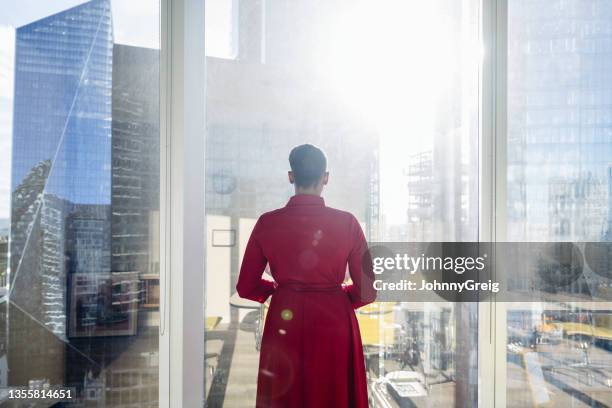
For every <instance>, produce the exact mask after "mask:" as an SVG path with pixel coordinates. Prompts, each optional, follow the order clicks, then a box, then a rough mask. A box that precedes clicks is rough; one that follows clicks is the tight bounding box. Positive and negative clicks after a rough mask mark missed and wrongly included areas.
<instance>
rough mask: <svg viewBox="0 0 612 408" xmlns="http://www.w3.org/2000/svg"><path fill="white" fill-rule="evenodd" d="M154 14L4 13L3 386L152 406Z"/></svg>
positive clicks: (36, 9)
mask: <svg viewBox="0 0 612 408" xmlns="http://www.w3.org/2000/svg"><path fill="white" fill-rule="evenodd" d="M159 8H160V7H159V4H158V2H157V1H156V0H153V1H141V2H138V3H137V4H136V3H132V2H123V1H111V0H92V1H79V0H77V1H74V0H64V1H56V2H52V3H50V2H46V1H38V2H28V3H27V4H25V3H23V4H21V3H14V4H11V5H6V6H5V7H3V9H2V11H1V12H0V26H1V28H0V35H1V36H2V44H3V46H2V51H1V53H0V78H1V81H2V84H1V86H0V88H1V89H2V91H1V92H2V93H1V95H0V119H1V121H2V123H1V125H0V151H1V152H2V153H1V154H2V159H1V160H0V162H1V163H2V170H1V177H0V276H1V279H2V290H3V292H2V297H1V298H0V305H2V307H0V319H1V320H2V327H3V330H2V331H1V332H0V333H1V334H0V365H2V367H7V368H8V375H3V376H1V377H0V382H1V384H0V385H1V386H28V385H29V386H45V385H50V386H61V387H75V389H76V390H78V392H77V395H75V396H74V397H76V398H78V399H79V400H80V401H91V402H90V403H93V402H95V403H96V405H99V406H123V404H127V403H128V401H129V402H130V403H137V404H140V405H142V406H154V405H157V403H158V388H159V387H158V377H159V375H158V363H157V358H153V357H155V356H157V353H158V351H159V346H158V343H159V340H158V339H159V337H158V336H159V333H158V325H159V311H158V309H159V301H157V304H155V302H151V301H149V302H147V303H146V304H145V302H144V300H145V299H152V298H155V297H156V296H155V292H156V291H158V290H159V287H158V285H159V283H158V282H159V278H157V288H156V287H155V285H153V284H152V282H155V280H153V279H150V278H151V276H157V277H158V276H159V242H158V241H157V240H156V236H157V235H158V232H157V230H158V229H159V221H158V220H159V208H160V206H159V184H160V181H159V178H160V176H159V154H160V152H159V149H160V143H159V140H160V135H159V132H160V129H159V128H160V125H159ZM145 283H146V284H145ZM149 291H150V292H151V293H149ZM157 299H159V297H158V296H157ZM3 371H4V370H3ZM128 377H129V378H131V379H132V380H130V381H128V382H126V381H125V379H126V378H128ZM118 379H122V380H121V381H118Z"/></svg>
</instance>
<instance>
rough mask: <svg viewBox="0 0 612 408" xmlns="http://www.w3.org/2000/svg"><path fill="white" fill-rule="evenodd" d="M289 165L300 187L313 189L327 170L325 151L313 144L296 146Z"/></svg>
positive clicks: (290, 156) (290, 154) (292, 151)
mask: <svg viewBox="0 0 612 408" xmlns="http://www.w3.org/2000/svg"><path fill="white" fill-rule="evenodd" d="M289 165H290V166H291V171H292V172H293V176H294V178H295V184H296V185H297V186H298V187H311V186H314V185H315V184H317V183H318V182H319V180H321V177H323V174H325V171H326V169H327V158H326V157H325V153H323V150H321V149H319V148H318V147H316V146H313V145H311V144H303V145H300V146H296V147H294V148H293V149H292V150H291V153H289Z"/></svg>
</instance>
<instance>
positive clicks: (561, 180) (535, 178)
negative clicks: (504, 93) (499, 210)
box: [507, 1, 612, 241]
mask: <svg viewBox="0 0 612 408" xmlns="http://www.w3.org/2000/svg"><path fill="white" fill-rule="evenodd" d="M610 16H612V4H610V3H608V2H580V1H571V2H565V1H554V2H540V1H533V2H527V1H521V2H519V4H515V5H513V7H510V8H509V16H508V27H509V33H508V38H509V39H510V41H509V42H508V117H509V118H510V120H509V123H508V143H507V147H508V154H507V157H508V170H507V171H508V238H509V239H510V240H530V241H538V240H540V241H546V240H557V239H563V240H599V239H600V238H601V234H602V230H605V228H606V227H607V225H608V220H607V219H606V218H607V214H606V212H607V211H606V206H607V205H606V203H605V201H604V200H601V199H600V198H597V199H596V200H595V201H593V202H589V201H588V199H589V197H587V196H583V198H582V199H583V200H584V201H583V202H582V203H574V205H581V206H582V207H583V209H582V214H573V215H572V220H571V223H572V224H573V225H574V226H575V227H572V226H565V227H562V226H561V225H560V224H559V222H557V221H555V220H551V219H550V215H549V209H550V208H555V207H556V206H558V204H559V199H560V198H559V194H560V192H561V191H568V193H569V190H574V192H571V193H569V194H570V195H571V196H576V195H577V194H578V195H580V194H590V193H588V191H589V190H590V187H588V186H595V185H598V186H602V188H605V184H606V183H607V171H608V170H607V169H608V166H609V164H610V157H612V143H610V142H611V141H612V113H611V111H610V109H609V105H610V103H612V99H611V98H612V96H611V95H612V71H611V70H609V69H603V68H602V67H604V66H609V64H610V63H612V54H611V53H610V50H611V48H610V36H609V33H608V34H606V33H605V32H604V31H601V30H602V28H603V27H607V26H608V25H609V21H610ZM598 188H599V187H598ZM601 193H603V190H602V191H601V192H600V193H597V196H598V197H599V196H600V194H601ZM575 198H576V199H577V197H575ZM571 200H574V199H573V198H572V199H571ZM587 203H588V206H586V204H587ZM567 228H569V229H567ZM566 229H567V230H566Z"/></svg>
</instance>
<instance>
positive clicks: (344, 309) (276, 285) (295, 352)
mask: <svg viewBox="0 0 612 408" xmlns="http://www.w3.org/2000/svg"><path fill="white" fill-rule="evenodd" d="M366 251H367V244H366V240H365V237H364V235H363V232H362V230H361V226H360V225H359V223H358V222H357V220H356V219H355V217H354V216H353V215H351V214H350V213H348V212H345V211H340V210H336V209H333V208H330V207H326V206H325V203H324V201H323V198H321V197H318V196H313V195H296V196H293V197H291V199H290V200H289V202H288V203H287V205H286V206H285V207H283V208H280V209H278V210H275V211H272V212H269V213H266V214H264V215H262V216H261V217H260V218H259V220H257V223H256V224H255V228H254V229H253V232H252V233H251V237H250V239H249V242H248V244H247V248H246V251H245V254H244V259H243V261H242V267H241V268H240V277H239V279H238V284H237V286H236V289H237V290H238V293H239V295H240V296H241V297H243V298H247V299H252V300H255V301H258V302H265V301H266V299H267V298H268V296H270V295H273V296H272V300H271V302H270V308H269V311H268V314H267V318H266V323H265V327H264V333H263V339H262V344H261V355H260V359H259V375H258V380H257V405H256V406H257V407H258V408H262V407H275V408H276V407H283V408H285V407H286V408H297V407H316V408H325V407H330V408H332V407H333V408H342V407H364V408H365V407H367V406H368V390H367V383H366V372H365V364H364V357H363V349H362V344H361V337H360V334H359V325H358V323H357V318H356V317H355V312H354V310H353V309H354V308H357V307H360V306H363V305H365V304H368V303H370V302H373V301H374V299H375V297H376V293H375V290H374V288H373V286H372V281H373V279H374V275H373V273H372V269H371V260H370V258H369V256H368V254H367V253H366ZM364 255H366V257H365V260H366V261H365V263H364V262H363V259H362V258H364ZM347 263H348V267H349V273H350V276H351V280H352V281H353V284H352V285H348V286H341V284H342V282H343V280H344V277H345V272H346V266H347ZM266 264H269V265H270V272H271V274H272V276H273V277H274V281H275V282H271V281H268V280H264V279H262V273H263V271H264V269H265V267H266ZM364 266H365V267H364Z"/></svg>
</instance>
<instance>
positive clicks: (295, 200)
mask: <svg viewBox="0 0 612 408" xmlns="http://www.w3.org/2000/svg"><path fill="white" fill-rule="evenodd" d="M296 205H315V206H319V207H324V206H325V200H323V197H320V196H316V195H312V194H296V195H294V196H293V197H291V198H290V199H289V202H288V203H287V207H292V206H296Z"/></svg>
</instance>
